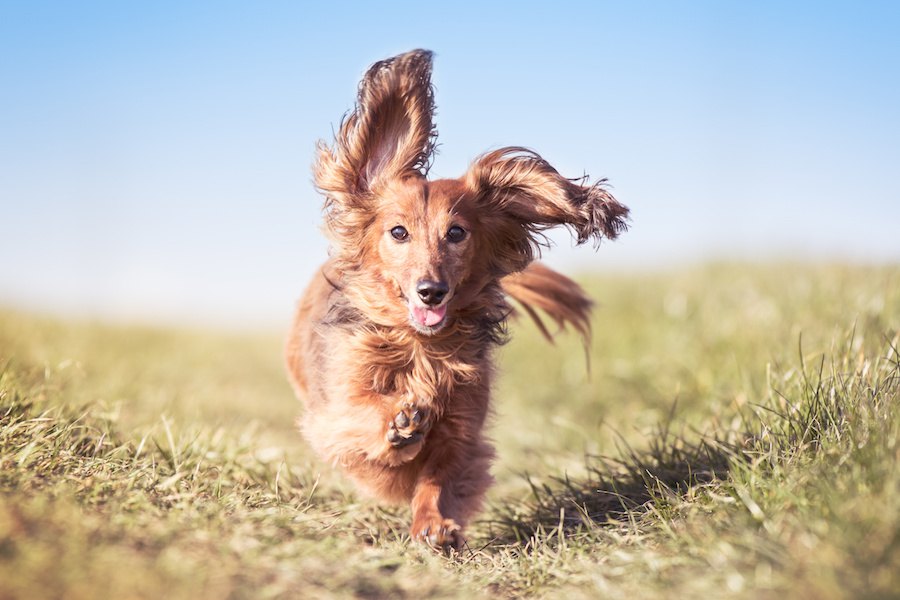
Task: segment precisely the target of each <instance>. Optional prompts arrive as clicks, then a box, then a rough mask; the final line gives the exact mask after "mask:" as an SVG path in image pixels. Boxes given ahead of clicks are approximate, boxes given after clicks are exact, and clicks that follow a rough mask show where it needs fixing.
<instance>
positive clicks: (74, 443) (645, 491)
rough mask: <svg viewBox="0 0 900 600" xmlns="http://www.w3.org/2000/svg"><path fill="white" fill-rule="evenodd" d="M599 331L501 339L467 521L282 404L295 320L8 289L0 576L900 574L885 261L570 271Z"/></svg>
mask: <svg viewBox="0 0 900 600" xmlns="http://www.w3.org/2000/svg"><path fill="white" fill-rule="evenodd" d="M584 281H585V283H586V285H587V287H588V288H589V290H590V292H591V295H592V296H593V297H595V298H596V299H597V300H598V307H597V310H596V314H595V319H594V323H593V327H594V338H593V341H592V347H591V353H590V357H589V358H588V359H586V358H585V353H584V349H583V347H582V346H581V344H580V342H579V340H577V339H575V338H574V337H573V336H562V337H560V338H559V340H558V342H557V344H556V345H555V346H554V347H548V346H547V345H546V344H545V343H543V342H542V341H541V340H540V337H539V334H538V333H537V332H536V331H535V330H534V329H533V328H532V327H531V326H530V325H528V324H525V323H518V324H515V325H513V327H512V329H513V332H514V340H513V341H512V342H511V343H510V344H508V345H507V346H505V347H504V348H502V349H501V351H500V352H499V353H498V359H499V362H500V365H501V368H500V373H501V376H500V378H499V381H498V383H497V385H496V393H495V413H496V414H495V417H494V420H493V423H492V426H491V433H492V436H493V437H494V439H495V440H496V442H497V446H498V453H499V458H498V461H497V463H496V465H495V469H494V472H495V476H496V477H497V479H498V484H497V486H496V487H495V488H494V489H493V490H492V491H491V493H490V494H489V503H490V506H489V508H488V509H487V510H486V511H485V513H484V514H483V515H481V519H480V520H479V521H478V522H477V523H475V524H474V526H473V528H472V530H471V532H470V540H469V548H468V549H467V550H466V551H465V552H463V553H462V554H461V555H460V556H457V557H451V558H448V557H444V556H441V555H439V554H435V553H432V552H430V551H428V550H427V549H424V548H422V547H420V546H418V545H415V544H410V542H409V539H408V536H407V533H406V527H407V522H408V514H407V511H406V509H404V508H393V507H380V506H377V505H375V504H373V503H371V502H369V501H367V500H365V499H363V498H361V497H359V496H358V495H357V494H356V492H355V491H354V490H353V489H352V487H351V486H349V485H348V484H347V483H346V482H344V481H343V479H341V477H340V476H339V475H338V474H336V473H335V472H333V471H332V470H331V468H330V467H328V466H327V465H323V464H321V463H319V462H318V461H317V460H316V459H315V458H314V457H313V456H312V454H311V453H310V452H309V450H308V449H307V448H306V447H305V445H304V444H303V442H302V439H301V438H300V437H299V435H298V434H296V432H295V427H294V421H295V419H296V417H297V415H298V414H299V411H300V407H299V405H298V403H297V402H296V401H295V400H294V399H293V397H292V394H291V392H290V390H289V387H288V385H287V384H286V382H285V378H284V375H283V371H282V366H281V357H280V352H281V338H282V332H275V333H269V334H266V333H262V334H260V335H256V336H250V335H235V334H229V335H226V334H217V333H214V332H200V331H195V332H185V331H169V330H161V329H153V328H147V327H121V326H116V327H114V326H105V325H101V324H91V323H78V322H63V321H57V320H53V319H46V318H40V317H36V316H30V315H26V314H22V313H14V312H5V313H2V312H0V370H2V375H0V596H2V597H7V596H8V597H21V598H40V597H62V596H67V597H74V598H82V597H83V598H87V597H90V598H98V597H153V598H157V597H167V598H169V597H172V598H179V597H183V598H197V597H228V596H233V597H297V596H311V597H323V596H336V597H353V596H362V597H388V596H390V597H428V596H431V597H449V596H472V595H475V596H478V595H495V596H496V595H500V596H516V595H528V596H531V595H548V596H553V597H557V596H558V597H567V598H568V597H575V598H577V597H585V598H588V597H591V598H593V597H598V596H602V597H609V598H635V597H638V598H645V597H659V598H670V597H680V596H684V595H687V594H692V593H693V594H700V595H702V597H713V596H715V597H779V598H781V597H796V598H838V597H847V598H858V597H891V596H894V595H896V593H897V592H896V590H898V589H900V576H898V573H900V544H898V539H900V522H898V520H900V473H898V466H897V465H898V458H900V448H898V435H900V416H898V406H900V359H898V349H900V348H898V344H900V339H898V332H900V269H897V268H891V267H883V268H850V267H825V266H822V267H810V266H779V267H774V266H767V267H760V266H739V265H720V266H710V267H705V268H695V269H689V270H683V271H675V272H666V273H658V274H637V275H616V276H613V275H604V276H593V277H590V278H587V279H585V280H584Z"/></svg>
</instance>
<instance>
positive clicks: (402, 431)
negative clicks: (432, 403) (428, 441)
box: [387, 402, 431, 449]
mask: <svg viewBox="0 0 900 600" xmlns="http://www.w3.org/2000/svg"><path fill="white" fill-rule="evenodd" d="M429 429H431V419H430V418H429V415H428V411H427V410H426V409H425V408H420V407H417V406H414V405H413V404H411V403H409V402H405V403H404V404H403V405H402V406H401V407H400V411H399V412H398V413H397V414H396V416H394V419H393V420H392V421H391V422H390V423H388V430H387V441H388V443H389V444H390V445H391V447H393V448H397V449H399V448H405V447H407V446H411V445H412V444H415V443H417V442H419V441H421V440H422V439H424V437H425V434H427V433H428V430H429Z"/></svg>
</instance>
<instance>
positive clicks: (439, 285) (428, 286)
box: [416, 280, 450, 306]
mask: <svg viewBox="0 0 900 600" xmlns="http://www.w3.org/2000/svg"><path fill="white" fill-rule="evenodd" d="M449 291H450V288H449V287H447V284H446V283H443V282H441V281H427V280H425V281H420V282H419V285H417V286H416V293H417V294H419V298H421V299H422V302H424V303H425V304H427V305H428V306H434V305H435V304H440V303H441V302H443V301H444V296H446V295H447V292H449Z"/></svg>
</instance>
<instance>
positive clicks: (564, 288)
mask: <svg viewBox="0 0 900 600" xmlns="http://www.w3.org/2000/svg"><path fill="white" fill-rule="evenodd" d="M500 285H501V286H502V287H503V291H504V292H506V294H507V295H509V296H510V297H512V298H513V299H514V300H516V302H517V303H518V304H519V306H521V307H522V310H524V311H525V312H526V313H528V316H530V317H531V318H532V319H534V322H535V323H536V324H537V326H538V329H540V330H541V333H542V334H544V337H545V338H547V339H548V340H550V341H551V342H552V341H553V335H554V334H552V333H550V331H549V330H548V329H547V326H546V325H545V324H544V321H543V319H541V315H540V314H538V311H537V309H540V310H542V311H544V313H546V314H547V315H548V316H549V317H550V318H551V319H552V320H553V321H554V322H555V323H556V325H557V326H558V327H559V329H565V326H566V324H569V325H571V326H572V327H573V328H574V329H575V331H577V332H578V333H579V334H580V335H581V337H582V338H583V339H584V342H585V345H587V344H588V342H589V341H590V338H591V321H590V317H591V306H592V305H593V302H591V300H590V298H588V297H587V294H585V292H584V289H582V287H581V286H580V285H578V284H577V283H575V282H574V281H572V280H571V279H569V278H568V277H566V276H565V275H561V274H560V273H557V272H556V271H554V270H552V269H550V268H549V267H546V266H544V265H543V264H541V263H539V262H533V263H531V264H530V265H528V267H526V268H525V270H524V271H519V272H518V273H513V274H512V275H507V276H506V277H504V278H503V279H502V280H501V281H500Z"/></svg>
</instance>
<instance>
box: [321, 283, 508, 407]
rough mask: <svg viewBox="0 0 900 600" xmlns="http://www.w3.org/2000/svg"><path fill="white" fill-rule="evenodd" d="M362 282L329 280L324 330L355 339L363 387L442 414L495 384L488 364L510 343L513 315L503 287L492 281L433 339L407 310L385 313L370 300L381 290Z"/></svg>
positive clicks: (357, 377)
mask: <svg viewBox="0 0 900 600" xmlns="http://www.w3.org/2000/svg"><path fill="white" fill-rule="evenodd" d="M360 275H361V274H360V273H354V274H353V275H352V276H350V278H351V279H352V284H350V282H348V281H347V280H346V277H344V278H339V279H337V280H335V279H331V278H330V279H329V281H330V282H331V284H332V286H333V287H334V291H333V292H332V295H331V298H330V308H329V311H328V314H327V315H326V317H325V319H323V320H322V322H321V323H320V326H321V327H328V328H331V327H337V328H341V329H343V330H345V331H346V332H347V333H348V334H349V348H350V349H351V352H352V353H353V354H356V355H358V356H359V357H360V360H359V362H358V363H357V364H358V368H357V369H354V372H353V373H352V374H351V375H350V376H351V377H352V378H353V384H354V385H355V386H358V387H360V388H363V389H369V390H371V391H373V392H375V393H378V394H383V395H396V394H401V395H403V394H405V395H408V396H409V397H410V398H411V399H413V400H415V401H417V402H419V403H423V402H424V403H426V404H430V405H431V406H432V408H433V409H434V410H436V411H438V412H439V413H440V412H443V408H444V407H445V404H446V402H447V401H448V400H449V399H450V397H451V396H452V394H453V392H454V390H455V389H456V388H457V387H458V386H460V385H469V384H484V385H488V384H489V381H488V380H489V376H490V368H489V367H488V365H489V364H490V361H489V360H486V359H487V358H488V355H489V353H490V351H491V349H492V348H493V347H494V346H496V345H499V344H503V343H504V342H505V341H506V339H507V335H506V322H507V317H508V316H509V314H510V312H511V309H510V306H509V304H508V303H507V301H506V298H505V296H504V293H503V291H502V288H501V287H500V285H499V283H498V282H496V281H492V282H490V283H489V284H488V285H487V286H486V287H485V289H484V290H483V291H482V293H480V294H479V295H478V301H477V302H475V303H472V304H470V305H468V306H466V307H463V308H462V309H460V310H458V311H457V312H456V313H455V314H454V315H453V316H452V318H451V321H450V322H449V323H448V324H447V326H446V327H445V328H444V329H442V330H441V331H438V332H437V333H434V334H431V335H427V334H423V333H420V332H418V331H416V330H415V329H414V328H413V327H412V325H411V324H410V323H409V317H408V315H407V314H405V311H403V312H401V311H396V310H393V311H389V310H385V305H388V304H390V302H389V300H387V299H380V300H379V299H378V298H379V296H375V297H372V296H371V295H367V294H365V293H364V291H365V290H370V291H371V290H372V289H373V288H377V286H374V285H373V286H369V285H361V283H362V282H361V281H360V280H361V279H363V277H361V276H360ZM369 283H372V282H369ZM386 315H389V316H393V318H385V317H386ZM373 317H374V318H373ZM376 319H377V320H376Z"/></svg>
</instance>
